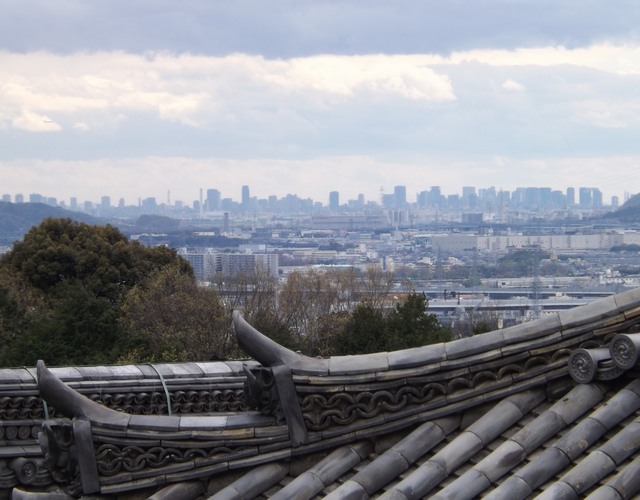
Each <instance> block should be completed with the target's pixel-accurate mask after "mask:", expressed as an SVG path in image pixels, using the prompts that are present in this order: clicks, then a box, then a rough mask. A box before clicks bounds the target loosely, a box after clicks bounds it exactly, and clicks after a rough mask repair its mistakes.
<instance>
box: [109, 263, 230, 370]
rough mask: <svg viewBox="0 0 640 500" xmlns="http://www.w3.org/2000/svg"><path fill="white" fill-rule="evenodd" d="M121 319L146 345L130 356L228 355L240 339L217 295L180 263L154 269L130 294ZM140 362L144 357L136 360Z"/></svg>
mask: <svg viewBox="0 0 640 500" xmlns="http://www.w3.org/2000/svg"><path fill="white" fill-rule="evenodd" d="M123 313H124V316H123V318H122V323H123V324H124V326H125V328H126V330H128V331H131V332H135V333H136V335H137V336H139V337H140V340H141V342H142V343H143V344H144V346H143V347H141V346H138V350H137V354H136V353H133V354H131V355H130V356H129V360H136V359H135V358H136V356H137V357H138V358H142V359H152V360H153V361H156V362H160V361H162V362H178V361H208V360H210V359H226V358H227V357H228V355H229V354H230V352H232V351H233V349H234V346H235V342H234V340H233V336H232V335H231V329H230V318H229V317H228V316H227V315H226V314H225V310H224V307H223V305H222V302H221V301H220V299H219V296H218V294H217V293H216V292H215V291H213V290H210V289H206V288H199V287H198V285H197V282H196V279H195V278H194V277H193V275H191V274H189V273H185V272H184V271H183V270H182V269H181V268H180V266H178V265H172V266H165V267H163V268H161V269H158V270H156V271H154V272H152V273H151V274H150V275H149V276H148V277H147V278H145V279H144V280H143V281H142V282H141V283H139V284H137V285H136V286H135V287H133V289H131V291H130V292H129V293H128V294H127V296H126V298H125V300H124V304H123ZM137 361H141V359H137Z"/></svg>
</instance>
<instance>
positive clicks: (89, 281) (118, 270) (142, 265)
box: [0, 219, 189, 302]
mask: <svg viewBox="0 0 640 500" xmlns="http://www.w3.org/2000/svg"><path fill="white" fill-rule="evenodd" d="M177 260H178V258H177V256H176V253H175V251H174V250H170V249H168V248H166V247H157V248H148V247H144V246H142V245H140V244H138V243H137V242H130V241H128V240H127V238H126V237H125V236H124V235H123V234H122V233H121V232H120V231H119V230H118V229H116V228H115V227H113V226H109V225H107V226H91V225H88V224H83V223H79V222H75V221H72V220H71V219H45V220H44V221H43V222H42V224H40V225H39V226H36V227H34V228H32V229H31V230H30V231H29V232H28V233H27V234H26V235H25V237H24V239H23V240H22V241H21V242H18V243H16V244H15V245H14V247H13V249H12V250H11V252H9V253H8V254H6V255H5V256H4V258H3V259H2V261H0V266H1V267H3V268H5V269H9V270H12V271H14V272H16V273H18V274H19V275H21V276H22V277H23V278H24V279H26V280H27V281H28V282H29V283H31V284H32V285H33V286H34V287H35V288H37V289H39V290H42V291H43V292H49V291H51V290H52V289H53V288H55V287H56V286H57V285H58V284H60V283H64V282H67V281H74V282H76V283H81V284H82V285H83V286H84V287H85V288H87V290H88V291H89V292H91V293H93V294H94V295H96V296H98V297H104V298H106V299H108V300H111V301H114V302H117V301H118V300H119V299H120V298H121V294H122V292H124V291H126V290H127V289H128V288H130V287H132V286H134V285H135V284H136V283H138V282H139V281H140V280H141V279H142V278H143V277H145V276H147V275H148V274H149V273H150V272H151V271H153V270H154V269H158V268H159V267H162V266H164V265H167V264H169V263H172V262H176V261H177ZM180 261H182V259H180ZM182 262H183V263H182V266H183V268H184V270H185V272H188V271H187V270H188V269H189V267H188V263H187V262H185V261H182Z"/></svg>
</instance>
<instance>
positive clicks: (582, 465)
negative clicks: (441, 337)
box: [0, 289, 640, 500]
mask: <svg viewBox="0 0 640 500" xmlns="http://www.w3.org/2000/svg"><path fill="white" fill-rule="evenodd" d="M234 326H235V329H236V334H237V336H238V340H239V342H240V344H241V345H242V346H243V347H244V349H245V350H246V352H247V354H248V355H249V356H251V359H249V360H246V361H229V362H211V363H186V364H157V365H131V366H93V367H61V368H47V367H46V366H45V365H44V363H39V364H38V366H37V367H36V368H20V369H4V370H0V417H1V421H0V444H1V445H2V446H0V495H1V494H2V492H4V494H5V495H8V494H9V492H11V493H12V495H13V498H17V499H19V498H49V499H65V498H78V497H81V496H83V495H84V496H86V495H92V496H93V498H96V497H100V496H108V497H109V498H114V497H118V496H120V497H122V498H125V497H126V498H153V499H156V500H157V499H173V498H184V499H188V498H194V499H200V498H214V499H231V498H243V499H249V498H275V499H291V498H295V499H302V498H314V497H315V498H334V499H338V498H354V499H355V498H358V499H360V498H387V499H408V498H456V499H471V498H481V497H487V498H492V499H497V498H503V499H515V498H534V497H540V498H554V499H555V498H585V497H587V498H597V499H609V498H610V499H614V498H615V499H618V498H632V497H634V496H636V495H638V494H639V492H640V473H639V472H640V458H639V457H640V454H639V452H640V413H638V410H639V409H640V380H639V377H638V370H637V363H638V356H639V354H638V353H639V352H640V351H639V350H640V333H637V332H640V289H634V290H630V291H627V292H624V293H621V294H618V295H614V296H611V297H607V298H605V299H601V300H599V301H596V302H593V303H591V304H588V305H586V306H582V307H578V308H575V309H571V310H567V311H562V312H558V313H553V314H550V315H548V316H545V317H544V318H542V319H539V320H537V321H532V322H529V323H524V324H521V325H516V326H514V327H510V328H506V329H502V330H496V331H493V332H489V333H486V334H482V335H478V336H475V337H470V338H465V339H461V340H456V341H453V342H448V343H443V344H436V345H430V346H424V347H420V348H415V349H408V350H403V351H397V352H389V353H376V354H371V355H360V356H342V357H332V358H328V359H316V358H308V357H306V356H304V355H302V354H299V353H294V352H291V351H289V350H287V349H285V348H283V347H281V346H279V345H278V344H276V343H274V342H273V341H271V340H270V339H268V338H266V337H265V336H263V335H261V334H260V333H259V332H257V331H256V330H254V329H253V328H252V327H251V326H250V325H248V324H247V323H246V322H245V321H244V320H243V319H242V317H241V316H240V315H236V316H235V317H234ZM0 498H1V496H0Z"/></svg>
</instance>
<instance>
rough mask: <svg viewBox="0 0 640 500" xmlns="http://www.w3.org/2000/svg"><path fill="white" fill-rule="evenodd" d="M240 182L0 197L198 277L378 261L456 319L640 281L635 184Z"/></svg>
mask: <svg viewBox="0 0 640 500" xmlns="http://www.w3.org/2000/svg"><path fill="white" fill-rule="evenodd" d="M239 195H240V197H239V199H238V200H234V199H233V198H230V197H228V198H227V197H223V194H222V193H221V191H220V190H217V189H206V190H204V189H203V190H200V193H199V197H198V199H197V200H195V201H193V202H191V203H189V204H186V203H183V202H180V201H173V200H172V199H171V196H170V193H167V198H166V200H164V201H160V200H157V199H155V198H145V199H140V200H139V201H138V202H137V203H136V204H134V205H127V204H126V203H125V201H124V199H120V200H118V202H117V203H113V201H112V200H111V198H110V197H109V196H103V197H102V199H101V200H100V201H99V202H98V203H95V202H91V201H84V202H79V201H78V199H77V198H75V197H73V198H71V199H70V200H69V202H68V203H67V202H62V201H58V200H56V199H55V198H51V197H46V196H45V195H41V194H30V195H29V196H28V197H27V198H25V197H24V196H23V195H14V196H11V195H8V194H5V195H3V196H2V200H3V201H5V202H10V203H14V204H27V203H34V204H36V203H43V204H46V205H50V206H55V207H61V208H65V209H67V210H72V211H77V212H78V213H83V214H87V215H91V216H93V217H98V218H100V219H101V220H104V221H105V222H109V223H111V224H115V225H116V226H118V227H120V228H121V229H122V230H123V231H124V232H125V233H126V234H127V236H129V237H130V238H132V239H134V240H137V241H139V242H141V243H143V244H145V245H149V246H156V245H165V246H169V247H172V248H175V249H176V251H177V253H178V254H179V255H181V256H182V257H183V258H185V259H186V260H187V261H188V262H189V263H190V264H191V266H192V268H193V270H194V273H195V275H196V277H197V279H198V280H199V282H200V283H201V284H202V285H203V286H213V285H214V284H216V285H215V286H218V287H222V289H225V286H226V287H228V286H229V283H231V282H233V279H234V278H233V277H237V276H247V275H252V274H253V273H255V272H256V271H257V270H262V271H264V272H266V274H267V275H268V276H271V277H272V278H273V279H276V280H277V281H278V282H279V283H281V284H282V283H284V282H285V281H286V279H287V276H289V275H290V274H291V273H293V272H296V271H302V272H306V271H308V270H309V269H315V270H318V271H319V272H324V271H323V270H328V269H353V270H355V272H357V273H359V274H360V275H365V274H366V272H367V269H369V268H371V267H372V266H373V267H375V268H377V269H380V270H382V271H384V272H389V273H391V274H392V275H393V279H394V290H396V289H397V290H398V293H399V292H400V290H404V289H406V286H407V285H406V284H407V283H408V284H409V286H410V288H411V289H414V290H417V291H422V292H425V293H426V294H427V296H428V297H429V300H430V306H429V307H430V308H431V310H432V311H433V312H434V313H436V314H437V315H438V317H439V319H440V321H441V322H443V323H447V324H449V323H453V322H456V321H460V319H461V318H464V317H465V315H467V316H468V315H470V314H473V313H474V311H475V312H478V311H482V310H484V309H488V310H494V311H497V312H498V313H499V315H500V317H501V321H505V322H506V323H504V324H507V323H509V322H517V321H522V320H523V318H531V317H534V316H535V317H537V316H539V315H540V314H545V313H547V312H551V311H554V310H558V309H559V308H560V309H562V308H568V307H574V306H575V305H579V304H581V303H586V302H587V301H590V300H592V299H594V298H596V297H599V296H602V295H609V294H612V293H615V292H617V291H620V290H621V289H624V288H627V287H635V286H639V285H640V252H639V250H640V226H639V225H638V223H637V222H630V223H626V222H622V221H619V220H615V219H607V218H604V217H603V216H605V215H607V213H608V212H612V211H614V210H616V209H617V208H619V206H621V205H622V203H623V202H624V201H627V199H629V198H630V197H631V195H629V194H625V196H624V200H623V201H622V203H621V200H619V198H618V197H616V196H614V197H612V198H611V200H610V202H609V203H605V202H604V200H603V196H602V193H601V191H600V189H598V188H595V187H580V188H578V189H575V188H572V187H569V188H567V189H566V190H565V191H564V192H563V191H559V190H553V189H551V188H548V187H522V188H518V189H515V190H514V191H504V190H496V189H495V188H493V187H490V188H476V187H473V186H465V187H463V188H462V194H445V193H443V192H442V190H441V189H440V187H438V186H432V187H431V188H430V189H428V190H424V191H421V192H419V193H415V195H412V196H409V195H408V194H407V189H406V186H395V187H394V188H393V192H390V193H385V192H384V190H381V192H380V196H379V199H377V200H366V199H365V197H364V195H359V196H358V197H357V198H355V199H349V200H346V201H343V200H342V199H341V196H340V192H339V191H332V192H330V193H327V195H328V196H327V202H326V203H323V202H320V201H314V200H312V199H310V198H304V199H303V198H300V197H298V196H297V195H295V194H289V195H287V196H285V197H283V198H278V197H277V196H275V195H272V196H269V197H267V198H266V199H261V198H257V197H255V196H251V190H250V186H248V185H245V186H243V187H242V189H241V192H240V193H239ZM0 236H3V237H4V238H5V241H7V242H8V241H9V240H11V241H15V240H17V239H19V236H17V235H16V237H12V235H7V234H5V235H0ZM9 248H10V247H9V246H6V245H5V246H4V247H0V254H1V253H3V252H6V251H8V250H9ZM518 251H524V252H539V255H540V259H541V260H540V261H539V263H538V264H536V267H535V268H526V269H522V268H521V269H520V271H518V272H515V271H514V270H513V269H512V268H510V267H509V266H508V265H507V264H505V263H504V262H505V261H504V259H505V258H507V257H508V256H509V255H512V254H514V252H515V253H516V255H517V252H518ZM507 261H508V258H507ZM225 277H226V278H225ZM229 278H231V279H230V280H229ZM225 279H226V280H227V281H226V285H225V281H224V280H225ZM453 293H455V297H456V300H450V296H451V294H453ZM514 301H515V302H514ZM532 315H533V316H532Z"/></svg>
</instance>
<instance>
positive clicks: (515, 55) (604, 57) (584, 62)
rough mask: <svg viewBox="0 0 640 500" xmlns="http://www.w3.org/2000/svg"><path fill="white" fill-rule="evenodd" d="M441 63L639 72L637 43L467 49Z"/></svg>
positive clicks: (638, 46)
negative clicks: (577, 46) (510, 48)
mask: <svg viewBox="0 0 640 500" xmlns="http://www.w3.org/2000/svg"><path fill="white" fill-rule="evenodd" d="M440 60H441V62H442V63H444V64H455V65H457V64H462V63H464V62H472V61H475V62H480V63H483V64H489V65H492V66H529V65H532V66H545V67H548V66H561V65H573V66H580V67H584V68H591V69H597V70H600V71H606V72H610V73H616V74H619V75H639V74H640V45H637V44H635V45H631V44H618V45H615V44H610V43H600V44H594V45H590V46H588V47H580V48H575V49H568V48H566V47H562V46H554V47H536V48H516V49H512V50H484V49H478V50H470V51H465V52H455V53H453V54H452V55H451V56H450V57H447V58H441V59H440Z"/></svg>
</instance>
